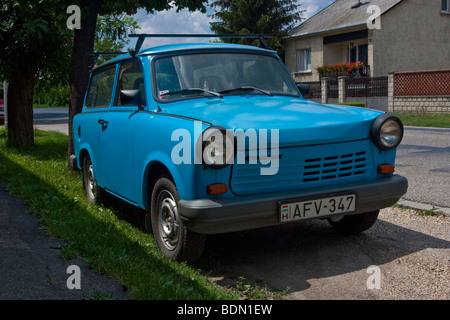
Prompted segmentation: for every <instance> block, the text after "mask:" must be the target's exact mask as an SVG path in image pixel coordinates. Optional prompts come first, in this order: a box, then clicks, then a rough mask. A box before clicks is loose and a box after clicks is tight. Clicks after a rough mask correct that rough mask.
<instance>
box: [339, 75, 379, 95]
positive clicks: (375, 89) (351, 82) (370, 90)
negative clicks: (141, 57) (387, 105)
mask: <svg viewBox="0 0 450 320" xmlns="http://www.w3.org/2000/svg"><path fill="white" fill-rule="evenodd" d="M387 95H388V77H373V78H348V79H345V96H346V97H387Z"/></svg>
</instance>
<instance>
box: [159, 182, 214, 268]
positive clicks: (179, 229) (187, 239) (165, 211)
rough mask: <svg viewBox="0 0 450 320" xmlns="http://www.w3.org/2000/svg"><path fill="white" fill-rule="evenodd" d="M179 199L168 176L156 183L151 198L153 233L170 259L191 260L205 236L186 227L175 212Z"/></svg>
mask: <svg viewBox="0 0 450 320" xmlns="http://www.w3.org/2000/svg"><path fill="white" fill-rule="evenodd" d="M179 200H180V198H179V196H178V191H177V188H176V186H175V184H174V183H173V182H172V180H170V179H169V177H167V176H163V177H161V178H160V179H159V180H158V181H157V182H156V184H155V186H154V188H153V192H152V197H151V224H152V231H153V236H154V237H155V241H156V244H157V245H158V247H159V249H160V250H161V252H162V253H163V254H164V255H165V256H166V257H167V258H169V259H173V260H179V261H187V262H194V261H196V260H198V259H199V258H200V257H201V255H202V253H203V249H204V246H205V239H206V236H205V235H203V234H198V233H195V232H193V231H190V230H188V229H187V228H186V227H185V226H184V224H183V222H182V221H181V218H180V215H179V214H178V208H177V203H178V201H179Z"/></svg>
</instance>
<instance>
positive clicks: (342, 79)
mask: <svg viewBox="0 0 450 320" xmlns="http://www.w3.org/2000/svg"><path fill="white" fill-rule="evenodd" d="M346 79H347V77H338V88H339V90H338V92H339V103H345V100H346V96H345V80H346Z"/></svg>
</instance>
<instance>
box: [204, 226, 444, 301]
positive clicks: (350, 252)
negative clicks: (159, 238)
mask: <svg viewBox="0 0 450 320" xmlns="http://www.w3.org/2000/svg"><path fill="white" fill-rule="evenodd" d="M449 247H450V242H449V241H445V240H441V239H438V238H434V237H432V236H429V235H426V234H423V233H420V232H416V231H413V230H410V229H406V228H403V227H401V226H398V225H395V224H392V223H389V222H386V221H383V220H381V219H378V221H377V222H376V223H375V225H374V226H373V227H372V228H371V229H369V230H367V231H366V232H364V233H361V234H359V235H347V236H344V235H340V234H338V233H337V232H336V231H335V230H334V229H333V228H332V227H331V226H330V225H329V224H328V222H326V221H323V220H315V221H307V222H303V223H299V224H286V225H279V226H275V227H269V228H264V229H257V230H251V231H246V232H236V233H230V234H220V235H210V236H208V240H207V245H206V248H205V252H204V255H203V256H202V259H201V260H200V261H199V262H198V263H197V267H198V268H200V269H201V270H202V271H203V273H205V274H207V275H209V276H210V277H212V278H214V279H219V280H218V281H216V282H217V284H219V285H231V284H233V282H235V281H236V279H238V278H239V277H244V278H245V279H246V280H247V281H249V282H250V283H256V284H258V286H260V287H268V288H271V289H272V290H277V291H286V290H287V293H293V292H299V291H303V290H306V289H308V288H310V287H311V284H310V281H311V280H312V279H324V278H328V277H333V276H338V275H345V274H348V273H351V272H354V271H360V270H366V269H367V268H368V267H369V266H371V265H377V266H379V265H383V264H385V263H389V262H391V261H394V260H396V259H398V258H400V257H403V256H406V255H409V254H411V253H415V252H418V251H421V250H424V249H427V248H449Z"/></svg>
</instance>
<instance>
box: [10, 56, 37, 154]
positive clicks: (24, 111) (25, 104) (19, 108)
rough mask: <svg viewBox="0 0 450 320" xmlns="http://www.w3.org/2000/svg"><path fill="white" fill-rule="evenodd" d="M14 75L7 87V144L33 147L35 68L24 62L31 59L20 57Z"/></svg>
mask: <svg viewBox="0 0 450 320" xmlns="http://www.w3.org/2000/svg"><path fill="white" fill-rule="evenodd" d="M22 58H23V59H22V61H24V63H23V64H20V65H19V66H18V68H17V70H16V73H15V75H14V76H13V77H11V79H9V87H8V143H9V144H11V145H14V146H32V145H34V128H33V96H34V86H35V84H36V79H35V76H36V74H35V69H36V68H35V67H34V66H33V65H31V64H30V63H26V61H29V62H30V61H32V60H33V59H32V57H28V56H26V55H25V56H24V57H22Z"/></svg>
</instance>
